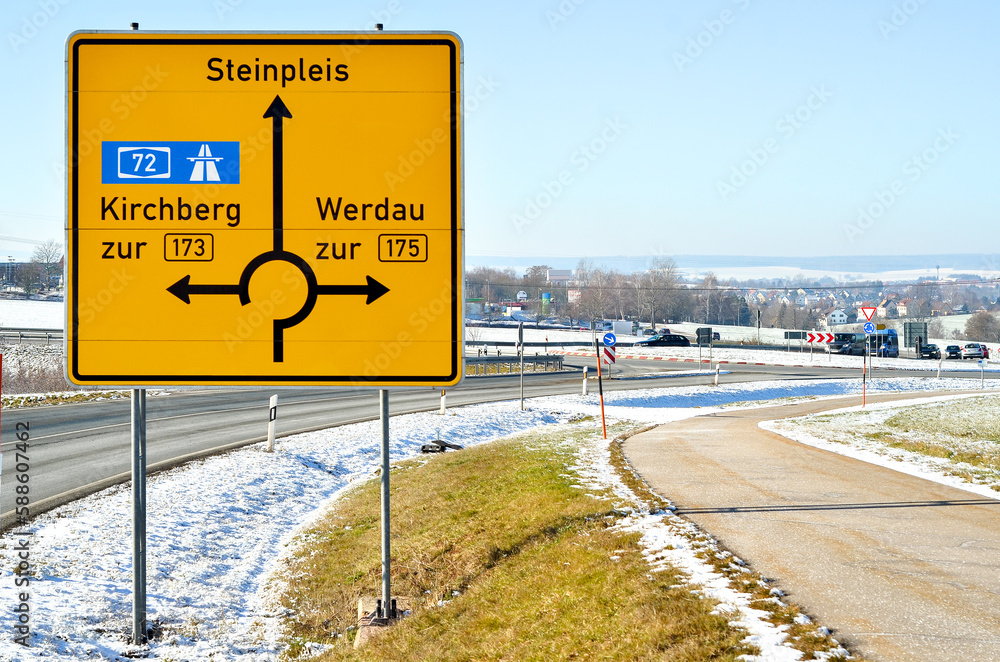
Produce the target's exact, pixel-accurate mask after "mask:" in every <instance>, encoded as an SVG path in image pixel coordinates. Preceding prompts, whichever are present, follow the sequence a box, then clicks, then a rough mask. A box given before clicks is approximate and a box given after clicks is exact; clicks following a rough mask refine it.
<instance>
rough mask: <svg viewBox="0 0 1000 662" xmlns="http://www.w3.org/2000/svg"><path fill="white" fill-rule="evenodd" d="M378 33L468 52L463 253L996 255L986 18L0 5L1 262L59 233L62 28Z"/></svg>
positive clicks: (876, 8) (287, 4)
mask: <svg viewBox="0 0 1000 662" xmlns="http://www.w3.org/2000/svg"><path fill="white" fill-rule="evenodd" d="M376 20H380V21H381V22H383V23H385V28H386V30H449V31H453V32H456V33H457V34H458V35H460V36H461V38H462V39H463V41H464V44H465V85H466V87H465V89H466V91H467V93H468V94H467V101H466V115H465V188H466V227H467V234H466V252H467V254H468V255H470V256H477V255H509V256H519V257H520V256H534V255H540V256H541V255H556V256H584V255H590V256H594V255H635V256H647V255H656V254H663V255H682V254H719V255H726V254H729V255H732V254H741V255H747V254H762V255H806V256H810V255H845V254H846V255H865V254H923V253H978V252H987V253H993V252H1000V250H998V247H997V243H996V240H995V239H994V227H995V224H996V220H997V217H998V211H1000V196H998V195H997V191H998V190H1000V187H998V185H997V183H996V178H997V172H998V157H1000V127H998V124H1000V123H998V110H1000V104H998V100H1000V99H998V96H1000V40H998V39H997V37H996V35H997V32H998V29H1000V3H995V2H988V1H986V0H981V1H978V2H976V1H971V0H949V1H948V2H944V1H943V0H841V1H838V2H815V1H803V0H796V1H792V0H785V1H783V2H782V1H775V0H771V1H770V2H763V1H762V0H712V1H706V2H694V1H690V2H678V1H665V0H657V1H636V2H629V3H618V2H607V1H604V2H601V1H599V0H561V1H560V0H550V1H544V0H543V1H539V2H528V1H525V0H522V1H509V2H491V3H486V2H468V1H466V2H457V1H456V2H441V1H435V2H431V1H429V0H423V1H416V0H379V1H371V2H363V1H362V2H351V3H338V2H328V1H323V2H319V1H305V0H284V1H282V2H273V1H266V2H265V1H264V0H242V1H241V0H174V1H172V2H144V3H136V2H134V0H103V1H100V0H6V1H5V2H4V11H3V16H2V34H3V43H2V44H0V85H2V89H3V90H4V95H3V96H4V100H5V102H4V103H3V104H2V105H0V113H2V114H3V117H2V121H0V124H2V126H3V127H4V128H3V133H2V135H3V144H4V147H3V152H2V153H3V157H4V158H3V159H2V160H0V258H2V259H6V256H7V255H14V256H15V257H26V256H27V255H29V254H30V252H31V250H32V246H31V245H30V244H27V243H18V242H15V241H12V238H16V239H20V240H35V241H41V240H45V239H48V238H54V237H62V234H63V227H64V218H63V215H64V207H65V205H64V197H65V193H64V189H65V185H64V181H63V177H62V175H61V172H62V167H61V163H62V161H63V159H64V148H63V137H64V131H65V126H64V125H65V77H64V57H65V40H66V38H67V36H68V35H69V34H70V33H71V32H72V31H74V30H80V29H127V28H128V25H129V23H130V22H131V21H138V22H139V23H140V27H141V28H142V29H148V30H171V29H177V30H276V31H284V30H320V29H330V30H363V29H366V28H371V27H373V24H374V23H375V21H376ZM582 148H586V153H585V152H584V151H583V149H582ZM741 170H742V172H741ZM560 178H562V182H560ZM894 189H895V191H894ZM529 201H533V203H534V205H536V206H537V208H534V207H532V206H531V202H529ZM859 210H867V211H865V213H866V214H867V215H866V216H861V213H860V211H859ZM536 212H537V213H536ZM518 216H520V217H522V218H523V220H519V219H518Z"/></svg>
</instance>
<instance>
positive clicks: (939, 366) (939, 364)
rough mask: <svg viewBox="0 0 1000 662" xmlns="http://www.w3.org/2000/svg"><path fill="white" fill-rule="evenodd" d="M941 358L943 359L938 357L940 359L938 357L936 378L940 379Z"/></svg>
mask: <svg viewBox="0 0 1000 662" xmlns="http://www.w3.org/2000/svg"><path fill="white" fill-rule="evenodd" d="M943 360H944V358H943V357H942V358H940V359H938V374H937V376H938V379H941V361H943Z"/></svg>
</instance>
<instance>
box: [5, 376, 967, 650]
mask: <svg viewBox="0 0 1000 662" xmlns="http://www.w3.org/2000/svg"><path fill="white" fill-rule="evenodd" d="M857 382H858V380H826V381H800V382H791V381H779V382H756V383H749V384H730V385H723V386H720V387H718V388H712V387H684V388H676V389H649V390H644V391H624V392H611V393H608V394H606V396H605V398H606V410H607V413H608V416H609V417H611V418H612V419H614V420H631V421H639V422H651V423H657V422H668V421H672V420H679V419H682V418H685V417H689V416H695V415H698V414H703V413H711V412H714V411H720V410H721V409H722V408H723V407H725V406H736V404H737V403H741V402H742V403H757V404H764V403H766V402H767V401H768V400H770V399H773V398H778V397H782V398H790V397H815V396H832V395H842V394H848V393H857V392H858V388H859V384H858V383H857ZM977 387H978V381H977V380H954V379H952V380H947V381H945V380H926V379H893V380H872V381H871V382H870V383H869V387H868V388H869V392H883V391H888V392H898V391H903V390H914V391H921V390H929V389H942V388H949V389H961V388H977ZM530 404H531V410H530V411H526V412H520V411H518V406H517V403H516V402H506V403H497V404H489V405H479V406H473V407H464V408H459V409H454V410H451V412H450V415H448V416H443V417H442V416H440V415H437V414H412V415H407V416H400V417H396V418H393V419H392V423H391V437H392V443H391V449H392V457H393V459H394V460H404V459H406V458H411V457H414V456H415V455H416V454H417V453H418V452H419V447H420V445H421V444H422V443H425V442H427V441H429V440H431V439H434V438H442V439H445V440H448V441H452V442H455V443H459V444H462V445H472V444H476V443H484V442H488V441H490V440H492V439H497V438H500V437H504V436H507V435H510V434H513V433H515V432H518V431H521V430H527V429H532V428H536V427H538V426H543V425H549V424H552V423H557V422H560V421H566V420H568V419H570V418H571V417H573V416H576V415H578V414H585V415H588V416H593V415H595V414H596V412H597V411H598V401H597V398H596V396H588V397H580V396H553V397H547V398H539V399H536V400H532V401H530ZM379 439H380V428H379V424H378V423H377V422H372V423H362V424H357V425H351V426H344V427H340V428H334V429H330V430H325V431H321V432H313V433H307V434H301V435H295V436H292V437H288V438H285V439H282V440H280V441H279V443H278V452H277V453H275V454H273V455H269V454H266V453H264V452H262V450H261V447H260V446H252V447H248V448H245V449H241V450H238V451H234V452H231V453H228V454H226V455H222V456H218V457H213V458H209V459H207V460H204V461H199V462H196V463H192V464H189V465H187V466H185V467H182V468H178V469H175V470H172V471H170V472H166V473H162V474H158V475H155V476H152V477H151V478H150V480H149V488H148V497H147V501H148V528H149V543H148V545H149V551H148V577H149V618H150V621H151V622H154V623H157V624H158V625H159V626H160V627H161V628H162V629H163V635H162V637H161V638H160V639H158V640H156V641H154V643H153V649H154V651H155V653H156V655H157V656H158V657H160V658H170V659H175V660H205V659H209V658H210V656H214V657H212V659H219V660H227V659H241V660H242V659H246V660H271V659H275V656H276V655H277V653H278V651H279V650H280V646H281V620H282V616H283V614H282V612H281V610H280V609H279V607H278V606H277V604H278V603H277V602H276V599H275V595H276V591H277V590H278V588H280V587H275V586H269V584H268V578H269V572H270V571H271V570H272V569H273V568H274V567H275V563H276V561H277V560H278V559H279V558H280V557H281V556H282V554H283V553H284V550H285V548H286V545H287V544H288V543H289V542H291V540H292V539H293V538H294V536H295V533H296V531H298V530H300V529H301V528H302V527H304V526H306V525H307V524H308V523H309V522H310V521H311V519H312V518H313V517H315V516H316V515H317V513H319V512H321V509H322V507H323V506H324V505H325V504H327V503H329V502H330V501H331V500H333V499H336V498H337V495H338V493H339V492H340V490H343V489H345V488H346V487H347V486H348V485H350V483H351V482H352V481H354V480H358V479H363V478H366V477H370V476H371V475H372V472H373V471H374V470H375V469H376V467H377V466H378V456H379V453H378V448H379ZM606 457H607V451H606V449H602V448H596V449H594V450H593V451H592V452H590V453H583V454H581V460H580V467H579V468H578V470H579V471H581V473H586V472H590V473H592V474H593V475H595V476H604V478H601V480H606V481H611V482H614V481H615V480H617V479H615V478H613V477H612V474H611V472H610V469H609V467H608V463H607V459H606ZM595 480H597V479H596V478H595ZM623 498H624V497H623ZM130 512H131V511H130V506H129V492H128V490H127V489H125V488H122V487H119V488H113V489H111V490H107V491H104V492H101V493H99V494H95V495H92V496H90V497H88V498H86V499H82V500H80V501H77V502H75V503H73V504H70V505H68V506H65V507H63V508H60V509H57V510H55V511H52V512H50V513H47V514H44V515H42V516H39V517H38V518H37V519H36V520H34V521H33V522H32V523H31V525H30V526H29V527H28V530H30V531H31V534H30V535H26V536H22V535H18V534H17V531H16V530H15V531H12V532H8V533H6V534H5V535H4V536H3V538H2V539H0V614H8V615H9V614H12V613H13V612H12V609H13V608H14V607H15V606H16V605H17V603H18V602H17V600H16V597H17V591H16V590H15V587H14V580H15V577H14V575H13V573H12V570H13V569H15V568H16V567H17V563H18V562H19V559H18V552H17V551H16V550H15V549H14V548H15V547H16V546H18V544H19V542H20V541H22V540H26V541H27V542H28V547H29V549H30V561H29V563H30V572H31V577H32V580H31V584H30V586H29V587H28V588H27V589H25V590H27V591H29V592H30V594H31V599H30V605H31V612H30V614H31V616H30V618H31V621H30V623H31V627H32V632H33V633H34V635H33V639H32V643H33V646H34V648H33V649H22V648H21V647H19V646H18V645H16V644H14V643H13V642H12V640H11V637H4V638H2V639H0V659H9V660H34V659H38V658H37V655H38V654H39V653H41V652H44V653H45V654H46V655H48V656H50V657H51V659H88V658H89V659H99V656H101V655H103V656H104V657H105V658H106V659H115V657H116V656H118V655H121V654H122V653H124V652H127V651H128V650H129V646H128V645H127V644H126V638H127V633H128V632H129V630H130V626H129V614H130V595H129V586H130V574H129V573H130V567H131V557H130V544H129V539H130V531H131V526H130ZM634 525H635V526H637V527H652V526H654V525H658V524H657V522H656V521H654V520H652V519H647V518H646V517H645V516H642V517H639V515H636V519H635V522H634ZM643 530H645V529H643ZM650 530H652V529H650ZM251 532H252V533H251ZM666 539H667V538H665V537H663V536H659V535H657V534H650V538H649V540H650V541H651V543H650V545H651V547H650V549H660V550H661V551H662V549H665V548H662V547H660V545H661V543H662V541H663V540H666ZM658 541H659V542H658ZM671 544H672V543H671ZM651 554H653V555H654V556H655V554H656V553H654V552H651ZM671 562H676V563H679V561H677V560H676V559H673V560H672V561H671ZM690 563H692V564H696V563H698V559H697V554H696V551H695V550H693V549H692V551H691V558H690ZM705 572H707V573H711V572H712V571H711V570H710V569H707V570H705ZM713 581H714V580H713ZM713 595H715V597H717V598H718V599H724V598H725V595H726V591H719V592H718V594H717V595H716V594H713ZM731 608H732V609H733V610H734V611H733V613H734V614H736V613H737V610H740V609H742V607H741V606H740V604H739V600H738V599H736V604H734V605H733V606H732V607H731ZM738 613H739V614H741V616H739V617H737V618H738V619H743V618H750V617H751V616H752V615H750V614H748V612H746V611H739V612H738ZM0 618H2V617H0ZM3 627H7V626H6V625H5V626H3ZM761 627H765V626H763V625H761ZM761 645H763V646H765V648H766V647H767V646H770V645H771V644H769V643H768V640H767V638H766V637H764V638H762V640H761ZM765 655H767V653H766V652H765ZM774 655H778V653H774ZM763 659H784V658H781V657H765V658H763Z"/></svg>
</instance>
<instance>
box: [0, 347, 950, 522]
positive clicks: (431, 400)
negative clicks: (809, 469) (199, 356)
mask: <svg viewBox="0 0 1000 662" xmlns="http://www.w3.org/2000/svg"><path fill="white" fill-rule="evenodd" d="M593 361H594V359H587V358H583V357H566V365H567V367H568V368H570V369H577V370H582V367H583V366H584V365H587V366H589V368H590V377H591V378H593V377H595V376H596V370H595V368H596V366H595V365H594V363H593ZM698 369H699V368H698V366H697V364H691V363H667V362H662V361H642V360H633V361H630V360H621V361H619V363H618V364H617V365H616V366H615V370H614V375H613V377H614V378H612V379H610V380H605V388H606V389H608V390H617V389H636V388H651V387H657V386H687V385H704V384H708V383H711V381H712V379H713V376H712V375H711V374H709V372H708V371H707V370H705V369H704V368H703V372H701V374H695V375H691V374H690V373H693V372H697V371H698ZM724 369H725V370H730V371H732V372H731V373H730V374H724V375H723V376H722V378H721V380H722V381H723V382H726V381H728V382H734V381H751V380H760V379H802V378H824V377H856V376H857V371H855V370H845V369H842V368H793V367H775V366H736V365H729V366H724ZM926 374H927V375H931V374H933V373H926ZM906 376H911V374H910V373H907V374H906ZM590 381H591V385H590V388H591V389H593V390H595V391H596V387H597V384H596V383H595V381H596V380H594V379H591V380H590ZM580 388H581V375H580V373H579V372H569V373H527V374H526V375H525V395H526V396H528V397H531V396H540V395H553V394H564V393H578V392H580ZM275 392H277V393H278V394H279V399H278V411H279V415H278V435H279V436H284V435H289V434H295V433H298V432H304V431H308V430H316V429H322V428H327V427H331V426H335V425H343V424H345V423H352V422H357V421H363V420H371V419H375V418H377V417H378V396H377V394H376V392H374V391H372V390H360V389H359V390H348V389H332V388H295V389H280V390H274V389H249V388H248V389H218V390H216V389H211V390H197V391H195V390H176V391H173V392H171V393H170V394H168V395H160V396H156V397H147V426H146V428H147V454H148V458H147V464H148V467H149V470H150V471H155V470H158V469H162V468H166V467H169V466H173V465H175V464H178V463H180V462H183V461H186V460H190V459H194V458H196V457H201V456H204V455H206V454H209V453H212V452H219V451H221V450H224V449H227V448H232V447H237V446H241V445H245V444H247V443H253V442H255V441H261V440H263V439H264V438H265V435H266V432H267V415H268V398H269V397H270V395H271V394H272V393H275ZM518 393H519V380H518V377H517V376H516V375H512V376H491V377H481V378H468V379H466V380H465V381H464V382H463V383H462V385H461V386H459V387H456V388H453V389H449V390H448V405H449V406H458V405H464V404H473V403H481V402H489V401H496V400H508V399H511V398H516V397H518ZM389 402H390V412H391V413H392V414H400V413H407V412H414V411H427V410H433V409H436V408H437V407H438V406H439V404H440V392H439V391H438V390H437V389H419V390H396V391H393V392H392V394H391V396H390V398H389ZM17 423H27V424H28V425H29V426H30V429H29V434H30V441H29V453H28V458H29V462H28V464H29V466H30V470H29V476H30V488H31V492H30V494H31V505H32V512H33V513H35V514H37V513H39V512H42V511H44V510H45V509H47V508H51V507H54V506H55V505H58V504H60V503H66V502H67V501H70V500H72V499H75V498H79V497H80V496H83V495H85V494H89V493H92V492H94V491H96V490H98V489H103V488H104V487H107V486H109V485H112V484H116V483H121V482H124V481H126V480H127V479H128V477H129V471H130V461H131V450H130V448H131V436H130V404H129V401H128V399H121V400H111V401H104V402H87V403H79V404H66V405H57V406H49V407H36V408H28V409H22V410H12V411H6V412H4V415H3V418H2V430H0V435H2V438H3V445H2V452H3V460H2V470H3V479H2V481H0V513H2V516H0V526H2V528H4V529H6V528H7V527H8V526H9V525H10V524H11V523H12V522H13V515H14V511H13V508H14V498H15V496H16V495H15V493H14V487H15V482H14V479H13V478H14V470H15V463H16V462H17V460H18V458H17V456H16V453H15V444H16V443H17V441H16V439H15V432H16V430H15V426H16V424H17Z"/></svg>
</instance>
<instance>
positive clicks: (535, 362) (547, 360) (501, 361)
mask: <svg viewBox="0 0 1000 662" xmlns="http://www.w3.org/2000/svg"><path fill="white" fill-rule="evenodd" d="M465 365H466V374H470V373H469V370H468V367H469V366H472V367H473V372H472V373H471V374H473V375H480V374H482V375H487V374H503V373H510V374H515V373H518V372H520V370H521V368H520V365H521V359H520V358H519V357H518V356H517V354H511V355H510V356H466V357H465ZM490 366H496V372H495V373H494V372H492V371H491V370H490ZM528 366H531V370H530V371H529V370H528ZM539 366H542V371H546V372H547V371H549V370H553V371H557V370H562V369H563V357H562V356H559V355H555V354H536V355H534V356H528V355H525V357H524V368H525V370H524V371H525V372H539V370H538V367H539Z"/></svg>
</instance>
